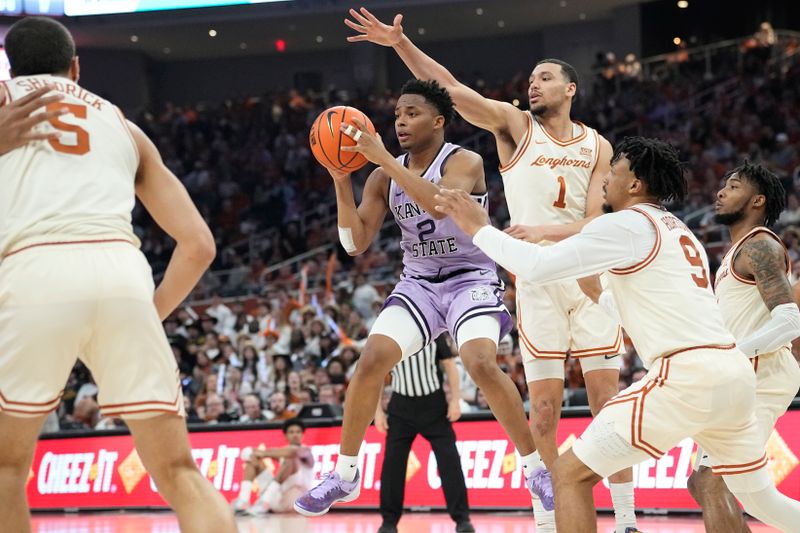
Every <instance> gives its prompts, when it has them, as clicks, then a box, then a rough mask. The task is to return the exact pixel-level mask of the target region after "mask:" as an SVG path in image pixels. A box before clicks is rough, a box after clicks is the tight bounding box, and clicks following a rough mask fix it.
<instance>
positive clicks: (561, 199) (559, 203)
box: [553, 176, 567, 209]
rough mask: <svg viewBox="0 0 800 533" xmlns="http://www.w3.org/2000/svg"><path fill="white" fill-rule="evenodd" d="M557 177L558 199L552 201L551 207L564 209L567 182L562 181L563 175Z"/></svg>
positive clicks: (565, 205)
mask: <svg viewBox="0 0 800 533" xmlns="http://www.w3.org/2000/svg"><path fill="white" fill-rule="evenodd" d="M557 179H558V185H559V190H558V200H556V201H555V202H553V207H558V208H559V209H565V208H566V207H567V202H566V201H565V200H566V198H567V182H566V181H564V176H559V177H558V178H557Z"/></svg>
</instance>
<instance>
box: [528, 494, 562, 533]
mask: <svg viewBox="0 0 800 533" xmlns="http://www.w3.org/2000/svg"><path fill="white" fill-rule="evenodd" d="M531 501H532V502H533V518H534V520H536V533H556V512H555V511H545V509H544V506H543V505H542V500H540V499H539V498H538V497H536V496H533V497H531Z"/></svg>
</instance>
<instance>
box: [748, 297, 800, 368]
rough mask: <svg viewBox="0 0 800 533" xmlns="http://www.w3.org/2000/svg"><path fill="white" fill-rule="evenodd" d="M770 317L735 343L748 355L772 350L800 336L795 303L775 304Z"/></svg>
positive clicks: (798, 318) (798, 316) (799, 323)
mask: <svg viewBox="0 0 800 533" xmlns="http://www.w3.org/2000/svg"><path fill="white" fill-rule="evenodd" d="M770 314H771V315H772V318H770V319H769V321H768V322H767V323H766V324H764V325H763V326H761V327H760V328H758V329H757V330H756V331H754V332H753V333H751V334H750V335H748V336H747V337H745V338H743V339H742V340H740V341H739V342H737V343H736V344H737V345H738V347H739V349H740V350H741V351H742V352H744V354H745V355H746V356H748V357H755V356H756V355H758V354H762V353H769V352H774V351H775V350H777V349H778V348H780V347H781V346H783V345H784V344H786V343H788V342H791V341H793V340H794V339H796V338H797V337H800V310H798V308H797V304H781V305H777V306H775V308H774V309H773V310H772V312H771V313H770Z"/></svg>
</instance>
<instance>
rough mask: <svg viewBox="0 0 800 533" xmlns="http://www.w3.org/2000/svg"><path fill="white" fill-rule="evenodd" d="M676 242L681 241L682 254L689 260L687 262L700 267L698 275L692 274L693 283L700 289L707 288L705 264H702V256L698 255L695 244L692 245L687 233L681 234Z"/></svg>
mask: <svg viewBox="0 0 800 533" xmlns="http://www.w3.org/2000/svg"><path fill="white" fill-rule="evenodd" d="M678 242H680V243H681V246H682V247H683V255H685V256H686V260H687V261H688V262H689V264H690V265H692V266H693V267H697V268H699V269H700V276H698V275H697V274H692V281H694V282H695V284H696V285H697V286H698V287H700V288H701V289H705V288H708V274H707V273H706V266H705V264H703V256H702V255H700V251H699V250H698V249H697V246H695V245H694V243H693V242H692V239H691V238H690V237H689V236H688V235H683V236H681V238H680V239H678Z"/></svg>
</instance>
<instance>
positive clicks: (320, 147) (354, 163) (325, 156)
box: [309, 106, 375, 172]
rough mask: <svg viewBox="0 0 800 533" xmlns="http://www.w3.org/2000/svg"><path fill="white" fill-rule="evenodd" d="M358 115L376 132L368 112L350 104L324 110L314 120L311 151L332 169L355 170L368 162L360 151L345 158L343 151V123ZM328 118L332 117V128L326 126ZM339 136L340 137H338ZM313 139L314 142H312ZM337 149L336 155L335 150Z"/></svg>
mask: <svg viewBox="0 0 800 533" xmlns="http://www.w3.org/2000/svg"><path fill="white" fill-rule="evenodd" d="M354 116H355V117H358V118H360V120H362V121H363V122H364V124H366V125H367V128H368V129H369V131H371V132H373V133H374V132H375V128H374V126H373V125H372V122H371V121H370V120H369V118H368V117H367V115H366V114H364V113H363V112H361V111H360V110H358V109H356V108H354V107H350V106H335V107H331V108H328V109H326V110H325V111H323V112H322V113H321V114H320V115H319V116H318V117H317V118H316V120H315V121H314V123H313V124H312V126H311V130H310V132H309V144H310V145H311V152H312V153H313V155H314V157H315V158H316V159H317V161H318V162H319V163H320V164H321V165H323V166H325V167H327V168H328V169H331V170H338V171H345V172H355V171H356V170H358V169H360V168H362V167H363V166H364V165H366V164H367V160H366V158H365V157H364V156H363V155H362V154H360V153H358V152H353V153H352V155H351V156H350V157H349V158H345V156H344V155H343V153H342V150H341V148H342V146H343V142H342V136H343V135H345V134H344V133H342V131H341V129H340V126H341V124H345V123H347V122H346V121H348V120H351V119H352V117H354ZM326 119H330V126H331V128H330V130H331V131H328V128H327V127H326V126H327V125H328V124H327V122H326ZM336 119H339V123H338V124H336V127H334V124H333V123H334V121H335V120H336ZM323 122H325V124H323ZM337 136H338V137H337ZM312 139H313V140H314V143H312V142H311V141H312ZM334 150H335V151H336V155H334V154H333V151H334Z"/></svg>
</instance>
